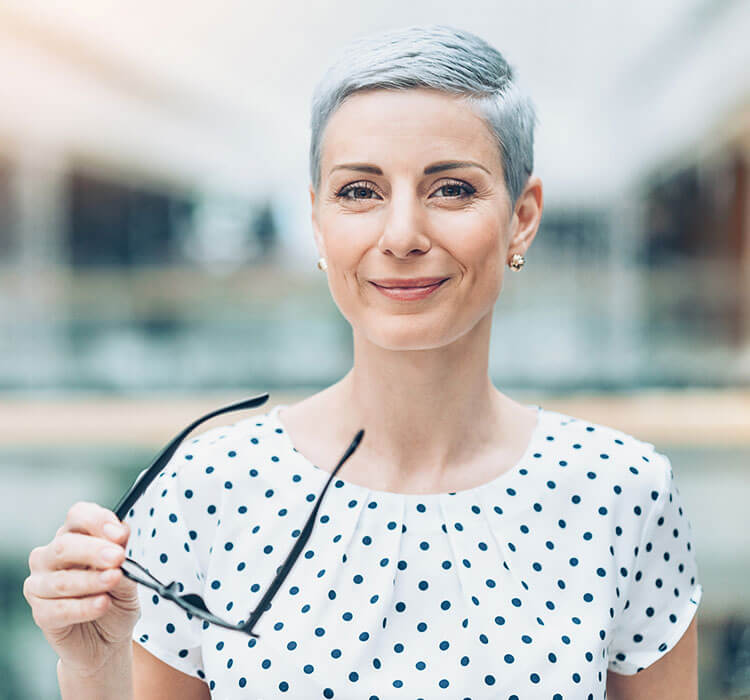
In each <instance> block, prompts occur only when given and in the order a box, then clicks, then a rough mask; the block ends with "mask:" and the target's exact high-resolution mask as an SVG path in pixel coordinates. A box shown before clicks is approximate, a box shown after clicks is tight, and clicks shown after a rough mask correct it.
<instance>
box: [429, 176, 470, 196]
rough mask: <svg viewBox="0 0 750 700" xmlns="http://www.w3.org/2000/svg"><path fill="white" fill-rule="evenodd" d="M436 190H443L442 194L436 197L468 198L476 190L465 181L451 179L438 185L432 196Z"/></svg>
mask: <svg viewBox="0 0 750 700" xmlns="http://www.w3.org/2000/svg"><path fill="white" fill-rule="evenodd" d="M437 192H443V196H440V197H438V199H468V198H469V197H471V195H473V194H474V193H475V192H476V190H475V189H474V188H473V187H472V186H471V185H469V184H468V183H466V182H461V181H460V180H451V181H450V182H445V183H443V184H442V185H441V186H440V187H438V188H437V189H436V190H435V192H433V195H432V196H434V195H435V194H436V193H437Z"/></svg>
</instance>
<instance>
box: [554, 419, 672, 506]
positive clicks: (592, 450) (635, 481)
mask: <svg viewBox="0 0 750 700" xmlns="http://www.w3.org/2000/svg"><path fill="white" fill-rule="evenodd" d="M544 418H545V424H544V430H543V433H544V434H543V435H542V436H541V442H542V443H543V444H545V446H547V445H549V446H550V447H548V448H547V449H551V450H552V451H553V452H554V453H555V456H556V457H559V458H560V459H563V460H568V461H569V462H570V466H572V467H573V468H574V471H575V472H577V473H578V475H580V476H582V477H585V479H586V480H587V481H588V482H590V483H592V485H593V484H594V483H597V484H601V485H604V484H606V485H607V486H608V488H610V489H614V491H615V493H617V491H619V490H620V489H625V487H626V486H627V487H628V491H629V492H630V494H631V495H637V496H638V497H642V496H649V497H650V498H651V499H652V500H655V499H654V497H653V492H654V491H656V492H657V493H662V492H663V491H664V490H665V488H666V486H667V481H668V479H669V478H670V477H671V476H672V474H671V463H670V460H669V458H668V457H667V456H666V455H665V454H662V453H661V452H659V451H657V449H656V446H655V445H654V443H651V442H648V441H647V440H645V439H642V438H639V437H638V436H636V435H632V434H630V433H627V432H625V431H624V430H621V429H619V428H617V427H615V426H612V425H609V424H606V423H600V422H596V421H592V420H588V419H586V418H581V417H577V416H573V415H570V414H567V413H563V412H560V411H554V410H550V409H545V410H544ZM616 486H619V488H618V489H615V488H614V487H616Z"/></svg>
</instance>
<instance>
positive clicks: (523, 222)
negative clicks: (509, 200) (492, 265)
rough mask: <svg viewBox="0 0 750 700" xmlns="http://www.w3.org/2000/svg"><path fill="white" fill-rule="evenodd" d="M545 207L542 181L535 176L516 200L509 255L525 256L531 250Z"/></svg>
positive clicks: (511, 225) (529, 180)
mask: <svg viewBox="0 0 750 700" xmlns="http://www.w3.org/2000/svg"><path fill="white" fill-rule="evenodd" d="M543 206H544V196H543V192H542V181H541V180H540V179H539V178H538V177H537V176H536V175H533V176H531V177H530V178H529V179H528V181H527V183H526V186H525V187H524V189H523V192H522V193H521V196H520V197H519V198H518V200H516V206H515V209H514V210H513V218H512V219H511V224H510V241H509V243H508V255H513V254H514V253H520V254H521V255H523V254H524V253H526V251H527V250H528V249H529V246H530V245H531V242H532V241H533V240H534V236H536V232H537V231H538V230H539V224H540V222H541V220H542V209H543Z"/></svg>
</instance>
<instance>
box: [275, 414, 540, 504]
mask: <svg viewBox="0 0 750 700" xmlns="http://www.w3.org/2000/svg"><path fill="white" fill-rule="evenodd" d="M524 406H526V407H527V408H534V409H536V412H537V413H536V424H535V426H534V430H533V431H532V433H531V437H530V438H529V441H528V443H527V444H526V448H525V449H524V451H523V454H522V455H521V457H520V458H519V460H518V461H517V462H516V463H515V464H514V465H513V466H512V467H511V468H510V469H506V470H505V471H504V472H503V473H502V474H498V475H497V476H496V477H495V478H494V479H491V480H490V481H486V482H485V483H483V484H478V485H477V486H472V487H471V488H468V489H462V490H460V491H442V492H438V493H400V492H398V491H381V490H378V489H372V488H370V487H368V486H362V485H361V484H355V483H354V482H353V481H347V480H346V479H343V478H341V477H340V476H336V477H335V478H334V479H333V481H331V486H333V487H336V488H339V489H346V490H348V491H358V492H360V493H362V492H368V493H371V494H373V495H374V496H377V497H379V498H381V499H386V498H403V499H407V500H413V501H416V500H422V501H427V500H437V499H440V498H442V497H448V496H452V497H454V498H460V497H461V496H468V495H472V494H474V493H476V492H478V491H482V490H485V489H491V488H493V487H496V486H499V485H501V484H503V485H504V484H505V482H507V481H510V480H512V479H513V478H514V477H515V476H516V475H518V474H519V473H521V470H523V469H524V465H525V464H526V463H527V460H528V457H529V456H530V455H531V454H532V452H533V450H534V447H535V446H536V444H537V441H538V438H539V435H540V434H541V432H542V423H543V418H544V416H545V413H546V410H545V409H544V408H543V407H542V406H541V405H539V404H524ZM287 407H288V404H277V405H276V406H274V407H273V409H271V411H269V412H268V414H267V416H268V418H270V419H271V421H272V422H273V423H274V427H275V428H276V429H277V431H276V432H277V433H278V434H279V435H281V436H282V439H283V440H284V442H285V443H286V445H287V446H288V447H289V448H290V449H291V451H292V453H293V454H294V455H296V456H297V458H298V459H299V461H300V463H302V464H303V465H305V466H306V467H307V468H310V469H313V470H315V471H316V472H319V473H320V474H322V475H323V476H324V477H325V479H326V480H327V479H328V478H329V477H330V476H331V472H329V471H326V470H325V469H323V468H322V467H319V466H318V465H317V464H314V463H313V462H311V461H310V460H309V459H307V457H305V456H304V455H303V454H302V453H301V452H300V451H299V450H298V449H297V448H296V447H295V446H294V443H293V442H292V439H291V437H290V435H289V433H288V432H287V429H286V426H285V425H284V424H283V423H282V422H281V418H280V417H279V411H280V409H282V408H287ZM279 430H280V431H281V432H279ZM345 466H346V465H344V467H345ZM344 467H342V469H343V468H344Z"/></svg>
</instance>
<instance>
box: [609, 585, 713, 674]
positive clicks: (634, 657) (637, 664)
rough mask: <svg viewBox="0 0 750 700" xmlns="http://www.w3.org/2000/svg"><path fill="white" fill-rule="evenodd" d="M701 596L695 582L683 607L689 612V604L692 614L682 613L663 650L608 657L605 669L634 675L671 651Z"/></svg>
mask: <svg viewBox="0 0 750 700" xmlns="http://www.w3.org/2000/svg"><path fill="white" fill-rule="evenodd" d="M702 598H703V586H702V585H701V584H700V583H696V584H695V586H693V588H692V589H691V591H690V596H689V601H688V605H687V606H686V607H685V612H686V613H687V612H690V606H692V607H693V611H692V614H690V615H683V616H682V617H681V618H680V623H679V624H678V625H676V626H675V628H674V629H673V630H672V634H671V635H670V636H669V638H668V639H667V640H666V642H665V643H666V645H667V646H666V648H665V649H664V650H663V651H658V650H649V651H644V652H641V654H640V656H639V655H638V654H637V653H636V654H632V653H631V654H628V655H627V656H628V658H627V659H626V660H624V661H618V660H617V659H615V658H613V657H610V661H609V663H608V664H607V671H612V672H614V673H619V674H620V675H622V676H634V675H635V674H636V673H638V669H645V668H648V667H649V666H651V664H653V663H656V662H657V661H658V660H659V659H660V658H661V657H662V656H664V655H665V654H666V653H667V652H669V651H671V650H672V649H673V648H674V647H675V645H676V644H677V642H678V641H679V640H680V639H682V635H684V634H685V631H686V630H687V628H688V627H689V626H690V623H691V622H692V621H693V618H694V617H695V615H696V613H697V612H698V606H699V605H700V602H701V599H702Z"/></svg>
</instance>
